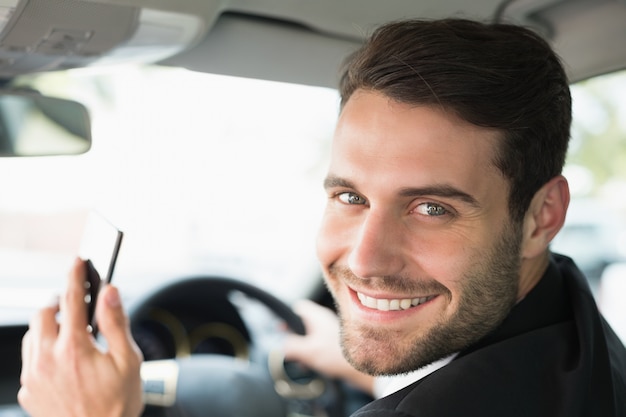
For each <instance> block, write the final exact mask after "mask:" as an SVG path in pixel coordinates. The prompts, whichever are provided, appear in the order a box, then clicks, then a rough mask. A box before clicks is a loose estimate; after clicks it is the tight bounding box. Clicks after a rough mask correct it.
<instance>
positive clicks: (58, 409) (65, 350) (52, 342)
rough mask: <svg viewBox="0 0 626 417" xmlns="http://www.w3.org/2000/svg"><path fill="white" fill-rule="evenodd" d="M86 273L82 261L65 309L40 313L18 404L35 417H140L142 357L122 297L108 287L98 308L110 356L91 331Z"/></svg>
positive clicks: (25, 350) (26, 343) (26, 351)
mask: <svg viewBox="0 0 626 417" xmlns="http://www.w3.org/2000/svg"><path fill="white" fill-rule="evenodd" d="M85 272H86V271H85V264H84V262H82V261H80V260H77V261H76V262H75V264H74V266H73V267H72V269H71V271H70V274H69V283H68V287H67V292H66V293H65V295H64V296H62V297H61V299H60V307H59V305H58V304H56V305H54V306H50V307H46V308H43V309H42V310H40V311H39V313H38V314H37V315H36V316H35V317H34V318H33V319H32V321H31V323H30V328H29V330H28V332H27V333H26V335H25V336H24V339H23V342H22V373H21V377H20V382H21V388H20V390H19V393H18V401H19V403H20V405H21V406H22V407H23V408H24V409H25V410H26V411H27V412H28V413H29V414H30V415H31V416H33V417H39V416H46V417H54V416H59V417H61V416H62V417H85V416H89V417H137V416H139V415H140V413H141V411H142V409H143V401H142V387H141V379H140V376H139V369H140V365H141V361H142V355H141V352H140V351H139V348H138V347H137V345H136V344H135V342H134V341H133V339H132V336H131V334H130V328H129V323H128V318H127V317H126V315H125V313H124V311H123V309H122V305H121V302H120V296H119V293H118V291H117V289H116V288H115V287H113V286H110V285H107V286H105V287H104V288H103V290H102V291H101V293H100V297H99V301H98V304H97V311H96V317H97V320H98V328H99V330H100V333H101V335H102V336H103V337H104V338H105V339H106V340H107V345H108V347H107V349H106V350H105V349H103V348H102V347H101V346H99V345H97V344H96V341H95V340H94V338H93V336H92V335H91V333H89V332H88V331H87V314H86V307H85V301H84V297H85V287H84V284H83V283H84V280H85ZM59 311H60V313H61V314H60V316H59V317H60V318H59V320H58V321H57V313H58V312H59Z"/></svg>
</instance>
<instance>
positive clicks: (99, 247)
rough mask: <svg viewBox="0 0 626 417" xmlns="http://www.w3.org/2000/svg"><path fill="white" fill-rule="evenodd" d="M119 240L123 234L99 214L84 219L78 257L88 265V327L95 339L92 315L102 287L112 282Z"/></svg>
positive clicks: (86, 288) (86, 283)
mask: <svg viewBox="0 0 626 417" xmlns="http://www.w3.org/2000/svg"><path fill="white" fill-rule="evenodd" d="M122 237H123V233H122V232H121V231H120V230H119V229H118V228H117V227H115V226H114V225H113V224H112V223H111V222H109V221H108V220H107V219H105V218H104V217H103V216H102V215H100V214H99V213H97V212H91V213H90V214H89V216H88V217H87V221H86V223H85V229H84V231H83V235H82V238H81V242H80V248H79V251H78V256H79V257H80V258H81V259H83V260H84V261H86V262H87V277H86V280H85V303H86V304H87V323H88V324H89V326H90V330H91V332H92V333H93V335H94V336H96V335H97V327H96V322H95V312H96V301H97V299H98V293H99V292H100V289H101V288H102V287H103V285H104V284H106V283H109V282H111V278H112V277H113V270H114V269H115V261H116V260H117V254H118V253H119V250H120V245H121V243H122Z"/></svg>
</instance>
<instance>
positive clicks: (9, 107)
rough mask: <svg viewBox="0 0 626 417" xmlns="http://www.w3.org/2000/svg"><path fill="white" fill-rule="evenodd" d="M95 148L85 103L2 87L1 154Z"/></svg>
mask: <svg viewBox="0 0 626 417" xmlns="http://www.w3.org/2000/svg"><path fill="white" fill-rule="evenodd" d="M89 148H91V126H90V123H89V114H88V112H87V109H86V108H85V106H83V105H82V104H80V103H77V102H75V101H71V100H65V99H60V98H53V97H45V96H42V95H40V94H39V93H36V92H30V91H0V157H5V156H44V155H74V154H81V153H84V152H87V151H88V150H89Z"/></svg>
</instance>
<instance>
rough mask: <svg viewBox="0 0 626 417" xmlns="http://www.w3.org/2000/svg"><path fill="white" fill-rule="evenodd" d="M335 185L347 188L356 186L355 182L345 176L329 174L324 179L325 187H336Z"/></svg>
mask: <svg viewBox="0 0 626 417" xmlns="http://www.w3.org/2000/svg"><path fill="white" fill-rule="evenodd" d="M334 187H345V188H355V187H354V184H353V183H352V182H350V181H348V180H346V179H345V178H341V177H335V176H332V175H331V176H328V177H326V178H325V179H324V189H326V190H327V189H329V188H334Z"/></svg>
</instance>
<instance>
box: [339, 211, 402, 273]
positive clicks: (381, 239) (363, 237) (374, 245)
mask: <svg viewBox="0 0 626 417" xmlns="http://www.w3.org/2000/svg"><path fill="white" fill-rule="evenodd" d="M402 241H403V235H402V225H401V224H400V222H399V220H397V219H394V218H393V216H391V215H389V214H386V213H377V212H375V211H370V212H369V213H368V214H367V216H366V217H365V218H364V221H363V223H362V224H361V227H360V228H359V229H358V234H357V235H356V236H355V238H354V241H353V244H352V248H351V252H350V255H349V257H348V266H349V267H350V269H351V270H352V272H353V273H354V274H355V275H357V276H359V277H361V278H374V277H381V276H389V275H397V274H399V273H400V272H401V271H402V269H403V268H404V261H403V259H402V253H403V247H402Z"/></svg>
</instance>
